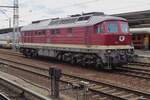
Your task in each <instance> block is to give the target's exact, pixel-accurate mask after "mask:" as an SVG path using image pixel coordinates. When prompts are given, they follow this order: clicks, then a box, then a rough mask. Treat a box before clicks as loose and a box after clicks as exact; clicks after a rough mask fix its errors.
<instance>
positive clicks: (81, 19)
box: [78, 16, 91, 21]
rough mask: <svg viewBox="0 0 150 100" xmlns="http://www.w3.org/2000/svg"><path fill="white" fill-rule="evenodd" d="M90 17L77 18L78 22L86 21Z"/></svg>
mask: <svg viewBox="0 0 150 100" xmlns="http://www.w3.org/2000/svg"><path fill="white" fill-rule="evenodd" d="M90 17H91V16H84V17H79V19H78V21H87V20H89V19H90Z"/></svg>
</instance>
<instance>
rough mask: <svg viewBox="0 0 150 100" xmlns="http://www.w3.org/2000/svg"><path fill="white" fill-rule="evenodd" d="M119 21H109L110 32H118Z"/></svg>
mask: <svg viewBox="0 0 150 100" xmlns="http://www.w3.org/2000/svg"><path fill="white" fill-rule="evenodd" d="M118 29H119V28H118V23H117V22H109V23H108V32H109V33H117V32H118Z"/></svg>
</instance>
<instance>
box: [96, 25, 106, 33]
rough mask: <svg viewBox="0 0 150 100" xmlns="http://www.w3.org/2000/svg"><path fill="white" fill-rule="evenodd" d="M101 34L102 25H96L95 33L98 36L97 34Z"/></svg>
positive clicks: (102, 30)
mask: <svg viewBox="0 0 150 100" xmlns="http://www.w3.org/2000/svg"><path fill="white" fill-rule="evenodd" d="M103 32H104V27H103V25H98V26H97V28H96V33H97V34H99V33H103Z"/></svg>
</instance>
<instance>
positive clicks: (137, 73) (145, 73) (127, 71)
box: [115, 66, 150, 80]
mask: <svg viewBox="0 0 150 100" xmlns="http://www.w3.org/2000/svg"><path fill="white" fill-rule="evenodd" d="M115 73H118V74H123V75H127V76H132V77H136V78H141V79H146V80H150V70H148V69H142V68H133V67H128V66H124V67H118V68H117V70H116V71H115Z"/></svg>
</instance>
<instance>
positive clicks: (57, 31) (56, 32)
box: [51, 29, 60, 35]
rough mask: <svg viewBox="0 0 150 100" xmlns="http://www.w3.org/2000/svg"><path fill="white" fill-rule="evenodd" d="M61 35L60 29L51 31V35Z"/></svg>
mask: <svg viewBox="0 0 150 100" xmlns="http://www.w3.org/2000/svg"><path fill="white" fill-rule="evenodd" d="M59 33H60V30H59V29H53V30H51V34H54V35H55V34H59Z"/></svg>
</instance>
